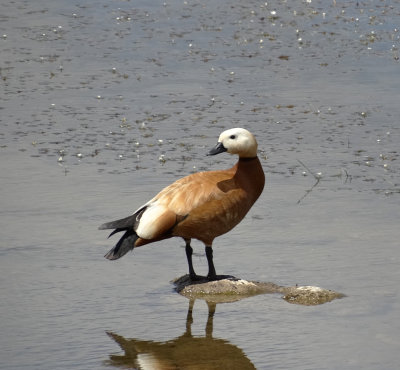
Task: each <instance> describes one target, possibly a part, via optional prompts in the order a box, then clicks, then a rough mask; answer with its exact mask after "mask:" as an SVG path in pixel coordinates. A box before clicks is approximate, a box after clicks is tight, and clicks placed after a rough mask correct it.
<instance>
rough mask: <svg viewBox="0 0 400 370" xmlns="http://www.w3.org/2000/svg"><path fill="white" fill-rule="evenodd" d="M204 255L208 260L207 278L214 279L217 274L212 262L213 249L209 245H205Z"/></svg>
mask: <svg viewBox="0 0 400 370" xmlns="http://www.w3.org/2000/svg"><path fill="white" fill-rule="evenodd" d="M206 256H207V262H208V275H207V279H208V280H216V279H217V274H216V273H215V267H214V262H213V250H212V246H211V245H206Z"/></svg>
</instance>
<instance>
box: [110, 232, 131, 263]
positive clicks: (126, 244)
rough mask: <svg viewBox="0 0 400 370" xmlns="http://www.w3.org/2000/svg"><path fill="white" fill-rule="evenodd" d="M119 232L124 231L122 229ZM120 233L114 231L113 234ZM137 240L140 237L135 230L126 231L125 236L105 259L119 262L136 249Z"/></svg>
mask: <svg viewBox="0 0 400 370" xmlns="http://www.w3.org/2000/svg"><path fill="white" fill-rule="evenodd" d="M117 230H118V229H117ZM118 231H123V230H122V229H120V230H118ZM118 231H116V230H114V231H113V232H112V233H111V234H114V233H115V232H118ZM137 239H138V236H137V234H136V233H135V232H134V231H133V229H128V230H126V231H125V234H124V235H122V237H121V239H120V240H119V241H118V243H117V244H116V246H115V247H114V248H112V249H111V250H110V251H109V252H108V253H107V254H106V255H105V256H104V257H105V258H107V259H109V260H117V259H118V258H121V257H122V256H124V255H125V254H127V253H128V252H129V251H131V250H132V249H133V248H134V247H135V242H136V240H137Z"/></svg>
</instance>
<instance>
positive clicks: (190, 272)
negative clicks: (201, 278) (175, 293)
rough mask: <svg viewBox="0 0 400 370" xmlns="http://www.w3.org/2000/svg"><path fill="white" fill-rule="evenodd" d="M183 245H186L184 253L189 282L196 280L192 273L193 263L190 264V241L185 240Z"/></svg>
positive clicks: (191, 250)
mask: <svg viewBox="0 0 400 370" xmlns="http://www.w3.org/2000/svg"><path fill="white" fill-rule="evenodd" d="M185 243H186V247H185V251H186V258H187V261H188V265H189V276H190V280H197V275H196V273H195V272H194V268H193V262H192V254H193V248H192V247H191V246H190V239H185Z"/></svg>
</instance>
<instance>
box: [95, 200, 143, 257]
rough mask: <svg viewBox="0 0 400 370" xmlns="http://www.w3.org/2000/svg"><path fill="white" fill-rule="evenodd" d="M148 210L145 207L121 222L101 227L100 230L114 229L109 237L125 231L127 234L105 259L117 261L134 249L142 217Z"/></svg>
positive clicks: (108, 223)
mask: <svg viewBox="0 0 400 370" xmlns="http://www.w3.org/2000/svg"><path fill="white" fill-rule="evenodd" d="M146 208H147V206H143V207H142V208H140V209H138V210H137V211H136V212H135V213H134V214H133V215H132V216H129V217H125V218H121V219H120V220H116V221H111V222H106V223H105V224H103V225H101V226H100V227H99V229H100V230H104V229H114V230H113V231H112V232H111V234H110V235H109V236H108V237H110V236H112V235H114V234H116V233H119V232H121V231H125V234H124V235H122V237H121V239H120V240H119V241H118V243H117V244H116V245H115V247H114V248H113V249H111V250H110V251H109V252H108V253H107V254H106V255H105V256H104V257H106V258H107V259H109V260H116V259H118V258H121V257H122V256H124V255H125V254H126V253H128V252H129V251H130V250H132V249H133V248H134V246H135V242H136V240H137V239H138V238H139V237H138V235H137V234H136V232H135V230H136V229H137V226H138V225H139V222H140V218H141V217H142V215H143V213H144V211H145V210H146Z"/></svg>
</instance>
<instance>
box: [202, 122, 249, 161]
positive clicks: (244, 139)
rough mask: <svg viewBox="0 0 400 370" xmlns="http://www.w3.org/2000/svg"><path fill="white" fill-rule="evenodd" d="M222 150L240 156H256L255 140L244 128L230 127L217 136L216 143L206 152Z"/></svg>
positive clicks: (212, 152)
mask: <svg viewBox="0 0 400 370" xmlns="http://www.w3.org/2000/svg"><path fill="white" fill-rule="evenodd" d="M222 152H228V153H230V154H237V155H239V157H241V158H254V157H256V156H257V141H256V139H255V138H254V136H253V134H252V133H251V132H249V131H247V130H246V129H244V128H239V127H237V128H231V129H229V130H226V131H224V132H223V133H222V134H221V135H220V136H219V139H218V144H217V145H216V146H215V148H213V149H212V150H211V151H210V152H209V153H208V154H209V155H215V154H218V153H222Z"/></svg>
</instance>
